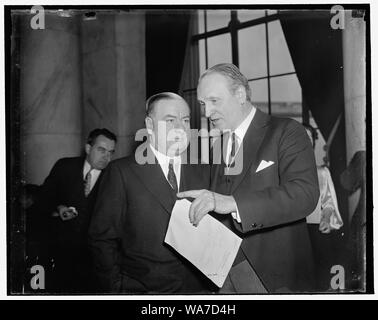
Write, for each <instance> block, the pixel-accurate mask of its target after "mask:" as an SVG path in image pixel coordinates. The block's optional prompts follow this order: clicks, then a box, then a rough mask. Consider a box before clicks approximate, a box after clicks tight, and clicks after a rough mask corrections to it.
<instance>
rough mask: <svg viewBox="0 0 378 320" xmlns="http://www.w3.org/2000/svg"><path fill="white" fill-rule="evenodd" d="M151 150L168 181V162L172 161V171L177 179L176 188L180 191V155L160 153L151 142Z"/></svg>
mask: <svg viewBox="0 0 378 320" xmlns="http://www.w3.org/2000/svg"><path fill="white" fill-rule="evenodd" d="M150 147H151V150H152V152H153V153H154V155H155V157H156V159H157V161H158V163H159V165H160V167H161V170H163V173H164V177H165V179H166V180H167V182H168V183H169V181H168V170H169V167H168V166H169V163H170V162H171V161H173V171H174V172H175V175H176V180H177V188H178V191H180V178H181V156H176V157H168V156H167V155H165V154H163V153H161V152H160V151H158V150H156V149H155V148H154V147H153V146H152V145H151V144H150Z"/></svg>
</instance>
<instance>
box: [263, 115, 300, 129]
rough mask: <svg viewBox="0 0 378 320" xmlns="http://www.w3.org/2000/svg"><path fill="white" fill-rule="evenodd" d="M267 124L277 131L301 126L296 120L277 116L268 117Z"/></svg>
mask: <svg viewBox="0 0 378 320" xmlns="http://www.w3.org/2000/svg"><path fill="white" fill-rule="evenodd" d="M269 124H270V125H271V126H272V127H273V128H275V129H277V130H285V129H298V128H303V126H302V125H301V124H300V123H299V122H298V121H296V120H294V119H291V118H284V117H279V116H270V121H269Z"/></svg>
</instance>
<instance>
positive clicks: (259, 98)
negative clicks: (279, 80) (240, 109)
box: [249, 79, 268, 113]
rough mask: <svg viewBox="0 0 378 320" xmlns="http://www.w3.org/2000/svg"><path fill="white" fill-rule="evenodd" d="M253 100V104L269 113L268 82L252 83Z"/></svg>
mask: <svg viewBox="0 0 378 320" xmlns="http://www.w3.org/2000/svg"><path fill="white" fill-rule="evenodd" d="M249 86H250V88H251V92H252V95H251V100H252V104H253V105H255V106H257V107H258V108H259V109H260V110H262V111H264V112H266V113H268V80H267V79H262V80H255V81H250V82H249Z"/></svg>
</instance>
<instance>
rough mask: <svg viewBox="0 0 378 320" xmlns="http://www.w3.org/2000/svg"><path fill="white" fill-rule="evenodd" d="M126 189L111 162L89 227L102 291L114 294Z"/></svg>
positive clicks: (118, 170)
mask: <svg viewBox="0 0 378 320" xmlns="http://www.w3.org/2000/svg"><path fill="white" fill-rule="evenodd" d="M125 211H126V189H125V185H124V182H123V178H122V175H121V171H120V169H119V167H118V166H117V165H116V164H115V163H111V164H110V165H109V166H108V168H107V169H106V171H105V173H104V176H103V179H102V181H101V184H100V187H99V191H98V195H97V200H96V204H95V208H94V211H93V215H92V220H91V224H90V227H89V239H88V240H89V248H90V250H91V253H92V257H93V263H94V272H95V275H96V278H97V280H98V283H99V286H100V288H101V291H104V292H108V293H110V292H117V291H118V290H119V288H118V287H119V284H120V281H121V275H120V268H119V252H120V242H121V226H122V217H123V215H124V214H125Z"/></svg>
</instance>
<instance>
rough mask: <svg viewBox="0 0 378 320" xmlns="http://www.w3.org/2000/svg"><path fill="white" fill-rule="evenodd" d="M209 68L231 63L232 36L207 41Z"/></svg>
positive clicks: (227, 34)
mask: <svg viewBox="0 0 378 320" xmlns="http://www.w3.org/2000/svg"><path fill="white" fill-rule="evenodd" d="M207 48H208V54H209V56H208V59H209V60H208V61H209V67H211V66H213V65H215V64H217V63H223V62H226V63H231V62H232V57H231V36H230V34H229V33H226V34H222V35H220V36H216V37H211V38H208V39H207Z"/></svg>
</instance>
